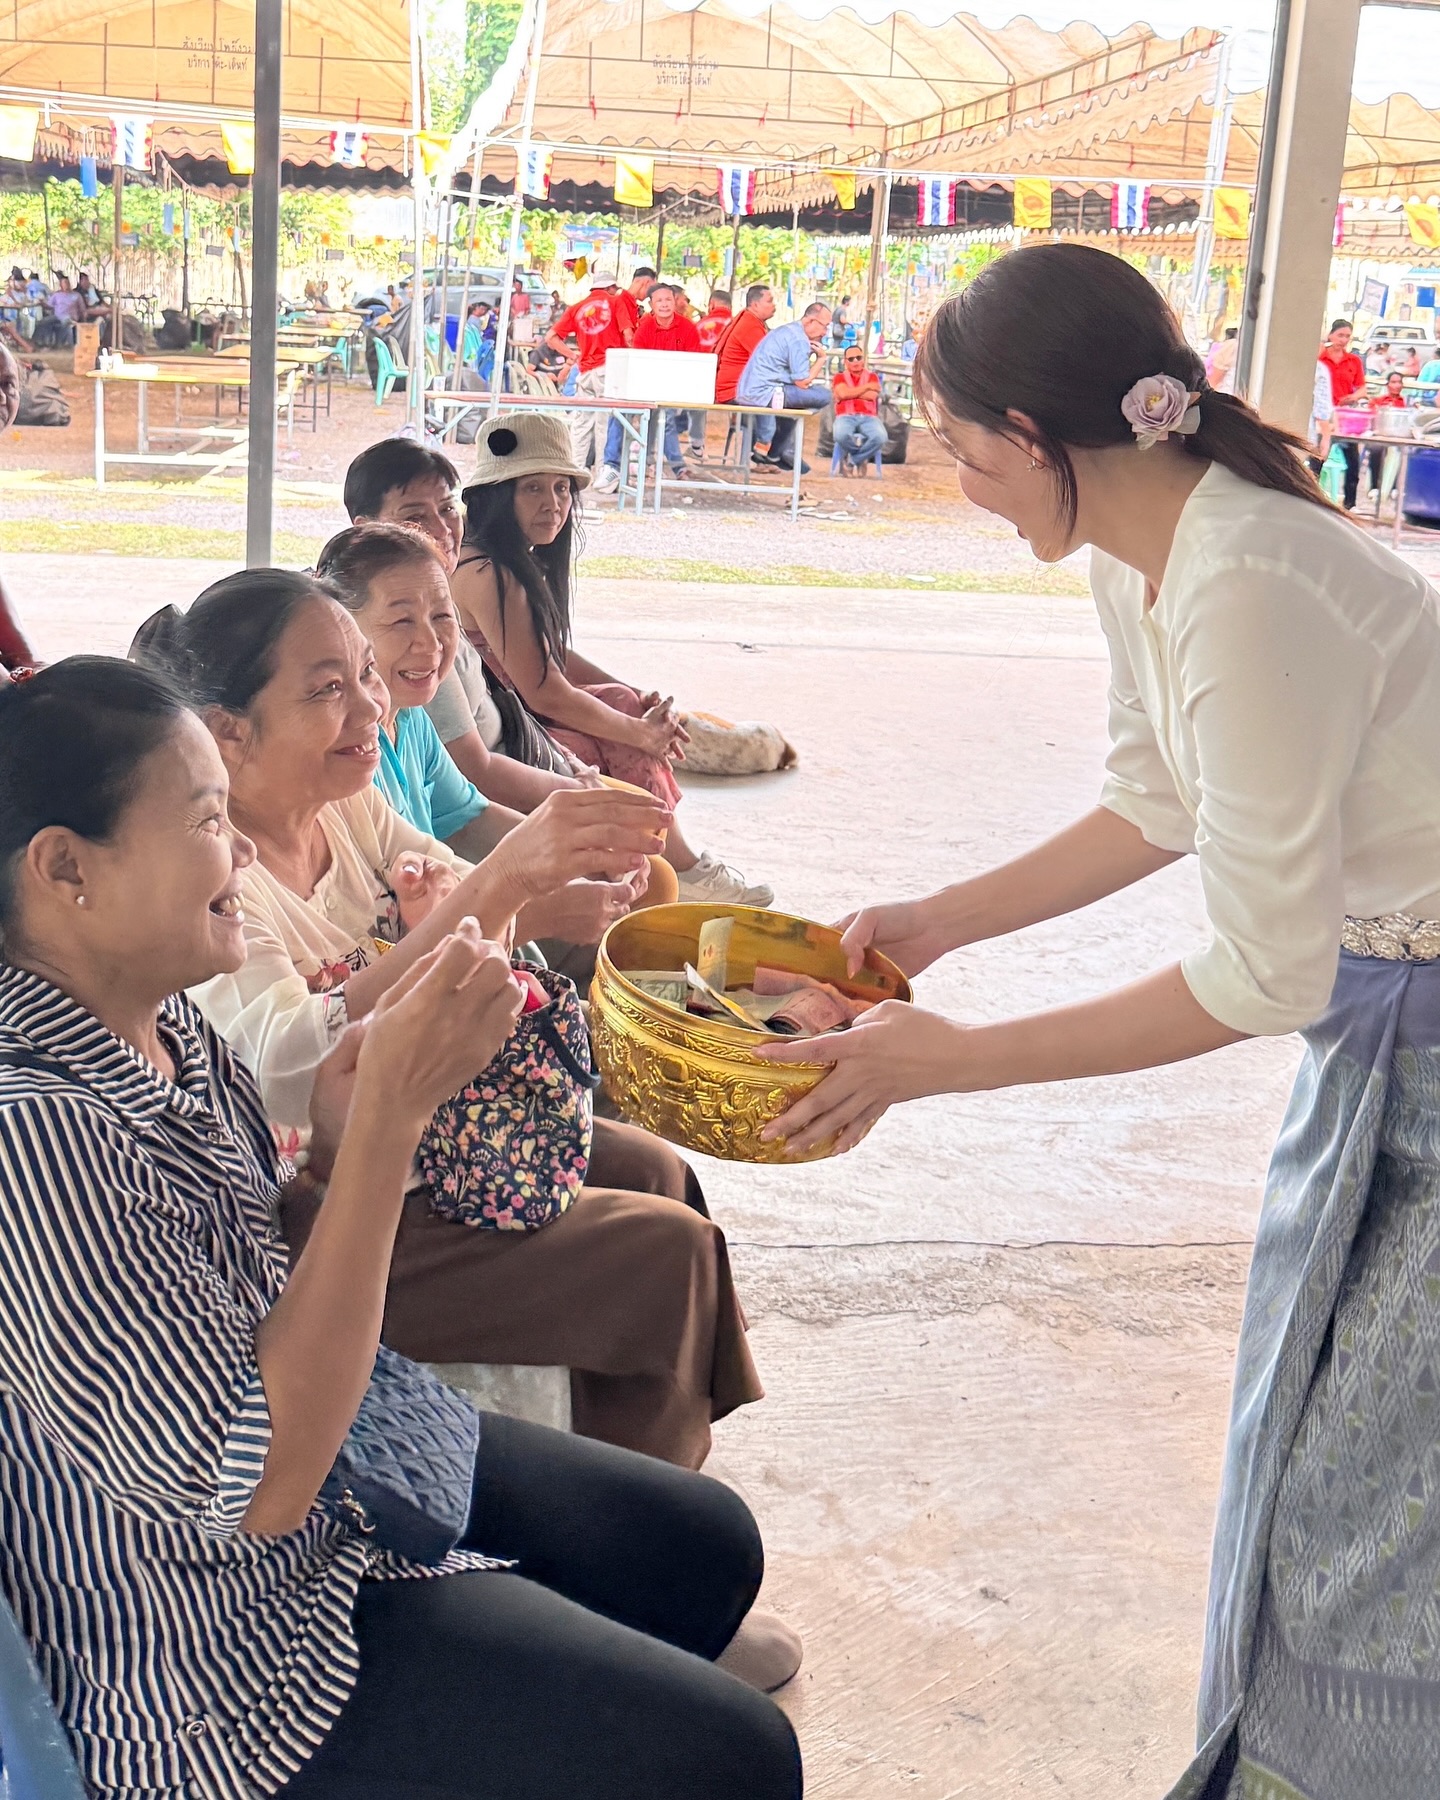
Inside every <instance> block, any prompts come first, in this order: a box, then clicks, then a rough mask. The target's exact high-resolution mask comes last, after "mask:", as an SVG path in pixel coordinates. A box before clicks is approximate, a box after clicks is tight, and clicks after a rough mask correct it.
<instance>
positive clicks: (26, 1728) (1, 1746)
mask: <svg viewBox="0 0 1440 1800" xmlns="http://www.w3.org/2000/svg"><path fill="white" fill-rule="evenodd" d="M0 1758H3V1762H4V1769H3V1773H0V1793H3V1794H5V1795H6V1796H7V1800H85V1784H84V1783H83V1782H82V1781H81V1779H80V1772H79V1770H78V1769H77V1768H76V1767H75V1757H74V1754H73V1753H72V1751H71V1749H70V1740H69V1738H68V1737H66V1735H65V1730H64V1727H63V1726H62V1725H61V1723H60V1721H59V1719H57V1718H56V1716H55V1709H54V1707H53V1706H52V1705H51V1704H50V1696H49V1695H48V1694H47V1693H46V1692H45V1689H44V1686H43V1685H42V1683H41V1680H40V1671H39V1670H38V1669H37V1668H36V1667H35V1658H34V1656H33V1655H32V1654H31V1650H30V1646H29V1644H27V1643H26V1641H25V1639H24V1637H23V1636H22V1634H21V1631H20V1627H19V1625H18V1624H17V1623H16V1620H15V1615H14V1613H12V1612H11V1610H10V1608H9V1607H8V1606H7V1605H6V1604H5V1602H4V1601H0Z"/></svg>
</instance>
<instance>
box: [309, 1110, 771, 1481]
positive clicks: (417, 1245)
mask: <svg viewBox="0 0 1440 1800" xmlns="http://www.w3.org/2000/svg"><path fill="white" fill-rule="evenodd" d="M590 1176H591V1179H592V1180H593V1181H594V1182H595V1183H596V1185H595V1186H593V1187H590V1186H587V1187H586V1188H584V1189H583V1190H582V1192H581V1194H580V1197H579V1198H578V1199H577V1200H576V1201H575V1202H574V1204H573V1205H572V1206H571V1207H570V1208H569V1210H568V1211H567V1212H566V1213H564V1214H563V1215H562V1216H561V1217H560V1218H558V1219H556V1220H555V1222H554V1223H553V1224H551V1225H547V1226H545V1227H544V1228H543V1229H542V1230H540V1231H525V1232H522V1231H490V1230H478V1229H476V1228H475V1227H473V1226H469V1225H455V1224H451V1223H450V1222H449V1221H448V1220H444V1219H439V1218H437V1217H436V1216H435V1214H434V1213H432V1212H431V1210H430V1204H429V1200H428V1197H427V1196H426V1194H425V1193H424V1192H423V1191H417V1192H414V1193H411V1194H408V1195H407V1196H406V1199H405V1208H404V1213H403V1215H402V1217H401V1221H400V1229H399V1231H398V1232H397V1234H396V1238H395V1252H394V1256H393V1257H392V1259H391V1264H390V1284H389V1289H388V1292H387V1296H386V1303H385V1325H384V1331H383V1336H384V1340H385V1342H386V1343H387V1344H389V1345H390V1347H391V1348H392V1349H394V1350H398V1351H400V1352H401V1354H402V1355H405V1356H411V1357H414V1358H415V1359H416V1361H418V1362H477V1363H483V1362H494V1363H537V1364H548V1365H552V1366H553V1365H560V1366H563V1367H566V1368H568V1369H569V1370H570V1372H571V1373H570V1396H571V1409H572V1415H573V1422H574V1427H575V1430H576V1431H578V1432H581V1433H582V1434H583V1435H584V1436H586V1437H593V1438H600V1439H602V1440H603V1441H604V1442H606V1443H611V1444H619V1445H621V1446H622V1447H623V1448H625V1449H627V1450H640V1451H644V1452H645V1453H646V1454H647V1455H650V1456H658V1457H661V1458H663V1459H664V1460H665V1461H666V1462H673V1463H679V1464H680V1465H682V1466H683V1467H685V1468H691V1469H698V1468H699V1467H700V1465H701V1463H702V1462H704V1460H705V1457H706V1455H707V1453H708V1452H709V1449H710V1426H711V1423H712V1421H713V1420H715V1419H721V1418H724V1416H725V1415H726V1413H729V1412H733V1411H734V1410H735V1408H736V1407H737V1406H744V1405H745V1404H746V1403H747V1402H748V1401H751V1400H758V1399H760V1398H761V1396H762V1395H763V1393H764V1389H763V1388H762V1387H761V1385H760V1378H759V1376H758V1375H757V1373H756V1370H755V1364H754V1362H753V1360H752V1359H751V1356H750V1348H749V1345H748V1343H747V1342H746V1337H745V1316H744V1314H743V1313H742V1311H741V1310H740V1302H739V1300H738V1298H737V1297H736V1294H735V1288H734V1284H733V1282H732V1281H731V1278H730V1259H729V1255H728V1252H727V1250H726V1245H725V1237H724V1234H723V1232H721V1230H720V1229H719V1227H718V1226H716V1225H713V1224H712V1223H711V1222H710V1220H709V1219H708V1218H707V1217H706V1216H705V1214H704V1199H703V1196H702V1195H701V1193H700V1188H699V1183H698V1182H697V1181H696V1180H695V1177H694V1173H693V1171H691V1169H690V1167H689V1165H688V1164H687V1163H686V1162H685V1160H684V1159H683V1158H682V1157H681V1156H679V1155H677V1154H676V1152H675V1151H674V1150H672V1149H671V1148H670V1146H669V1145H667V1144H663V1143H661V1141H660V1140H659V1139H658V1138H655V1137H652V1136H651V1135H650V1134H649V1133H648V1132H644V1131H639V1130H637V1129H636V1128H635V1127H634V1126H633V1125H622V1124H619V1123H617V1122H616V1121H614V1120H608V1119H597V1120H596V1121H595V1144H594V1149H593V1152H592V1155H591V1162H590ZM317 1211H318V1202H316V1201H314V1200H312V1199H309V1198H306V1199H304V1200H292V1199H287V1201H286V1203H285V1207H284V1210H283V1214H282V1219H281V1225H282V1229H283V1230H284V1233H285V1238H286V1241H287V1243H288V1244H289V1246H290V1250H291V1253H292V1255H297V1256H298V1255H299V1253H300V1251H301V1250H302V1249H303V1248H304V1245H305V1241H306V1239H307V1238H308V1237H309V1235H310V1227H311V1225H312V1224H313V1223H314V1218H315V1213H316V1212H317Z"/></svg>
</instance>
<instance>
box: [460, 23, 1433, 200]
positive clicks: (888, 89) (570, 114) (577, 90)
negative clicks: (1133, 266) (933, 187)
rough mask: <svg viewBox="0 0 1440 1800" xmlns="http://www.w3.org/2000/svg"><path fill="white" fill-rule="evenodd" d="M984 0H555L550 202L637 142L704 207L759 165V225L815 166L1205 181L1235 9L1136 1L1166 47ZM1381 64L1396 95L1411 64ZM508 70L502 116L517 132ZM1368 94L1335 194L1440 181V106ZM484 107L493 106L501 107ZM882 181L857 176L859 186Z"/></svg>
mask: <svg viewBox="0 0 1440 1800" xmlns="http://www.w3.org/2000/svg"><path fill="white" fill-rule="evenodd" d="M977 4H979V10H980V12H981V14H982V16H983V18H976V17H973V16H970V15H967V14H953V15H952V14H949V12H948V9H947V8H946V7H945V6H944V0H935V3H934V4H933V5H929V6H927V7H926V8H925V11H926V15H927V16H926V20H924V21H922V20H921V19H917V18H915V17H913V16H911V15H910V14H908V13H903V12H891V11H890V10H889V8H888V7H887V6H884V5H883V4H882V3H881V0H874V3H873V4H870V5H867V6H865V8H864V12H865V16H864V17H860V16H857V14H856V13H855V12H854V11H850V10H848V9H847V10H844V11H839V10H835V9H833V7H831V6H830V4H829V0H797V6H794V7H792V6H790V5H787V4H785V3H784V0H771V4H769V5H765V4H763V3H762V0H693V4H692V0H611V3H610V4H606V5H604V6H596V5H594V4H593V3H592V0H550V4H549V12H548V17H547V22H546V31H545V41H544V46H543V49H542V52H541V57H540V68H539V83H538V94H537V101H536V110H535V124H534V133H533V136H534V141H535V142H537V143H540V144H543V145H546V146H548V147H553V148H554V150H555V156H554V160H553V165H552V169H553V177H554V181H555V186H556V188H557V189H558V190H562V191H563V190H566V189H568V188H569V187H570V186H571V184H573V186H574V187H575V188H577V189H583V188H586V187H588V186H590V185H591V184H594V183H597V182H600V183H604V182H605V181H606V180H607V179H608V176H609V174H610V173H612V172H613V158H614V156H615V154H616V153H617V152H618V153H624V152H626V151H630V150H639V151H644V152H646V153H648V154H653V155H654V156H655V158H656V173H655V188H656V191H657V193H665V194H676V193H681V194H684V193H688V194H692V195H694V196H696V197H697V198H698V197H705V198H713V196H714V179H715V177H714V168H715V165H716V163H718V162H721V161H744V162H747V163H751V164H753V165H755V166H756V167H757V170H758V176H757V194H756V211H757V213H766V212H770V211H778V210H780V209H781V208H787V207H792V206H813V205H823V204H824V203H825V201H826V200H827V199H828V198H830V197H831V196H832V195H833V188H832V185H831V182H830V180H829V178H828V176H827V175H826V174H825V173H824V171H825V169H827V168H830V167H843V166H846V165H849V166H852V167H856V168H857V169H863V168H865V167H867V166H868V167H869V168H870V169H872V170H873V169H874V168H876V167H877V166H879V165H880V164H882V163H883V164H885V165H886V166H888V167H890V168H891V169H893V170H894V172H895V174H896V176H897V178H899V179H902V180H903V178H904V176H905V175H907V174H915V175H920V174H922V173H930V174H952V175H953V174H966V173H969V172H973V171H983V172H985V173H986V176H987V179H988V176H989V175H990V174H991V173H993V174H995V175H1012V176H1013V175H1019V176H1022V177H1023V176H1027V175H1032V174H1033V175H1041V174H1044V175H1046V176H1048V177H1050V178H1051V179H1052V180H1054V181H1055V182H1057V183H1065V182H1066V181H1067V179H1068V180H1069V181H1071V182H1074V183H1076V184H1078V185H1080V186H1084V185H1085V184H1087V183H1090V182H1094V181H1102V182H1103V181H1107V180H1137V179H1138V180H1140V181H1143V182H1145V183H1146V184H1147V185H1150V186H1153V187H1156V188H1157V189H1162V190H1163V189H1167V188H1178V187H1185V188H1188V189H1189V191H1190V192H1191V193H1194V192H1196V191H1197V190H1198V187H1199V185H1200V184H1201V182H1202V181H1203V178H1204V171H1205V159H1206V149H1207V146H1208V140H1209V132H1210V121H1211V113H1212V103H1213V99H1214V92H1215V85H1216V75H1217V69H1218V63H1219V51H1220V43H1221V29H1222V28H1227V27H1233V26H1234V25H1235V24H1236V23H1237V22H1239V21H1237V20H1236V19H1234V18H1232V17H1231V16H1229V15H1230V14H1233V13H1234V12H1235V11H1236V8H1235V7H1234V6H1233V5H1232V6H1230V7H1229V8H1227V7H1225V6H1224V5H1211V4H1207V3H1205V0H1199V3H1197V4H1194V5H1193V9H1191V8H1182V7H1181V6H1179V5H1178V4H1168V3H1167V4H1166V5H1164V6H1158V7H1157V6H1156V5H1153V4H1152V5H1150V6H1148V7H1147V6H1143V5H1137V6H1135V7H1134V9H1133V13H1138V14H1140V15H1141V17H1142V18H1144V17H1154V16H1155V15H1156V14H1157V13H1159V14H1160V15H1161V18H1160V20H1159V21H1158V22H1157V23H1158V24H1159V25H1160V26H1161V27H1163V34H1162V29H1157V28H1155V27H1152V25H1149V24H1145V23H1143V22H1142V23H1129V24H1122V23H1120V22H1119V21H1120V18H1121V14H1122V12H1130V11H1131V9H1130V8H1128V7H1124V6H1121V5H1120V4H1118V0H1117V4H1116V5H1112V6H1092V7H1091V8H1089V9H1088V10H1090V11H1091V12H1092V14H1098V15H1100V16H1102V17H1103V21H1104V24H1105V26H1106V29H1105V30H1102V29H1100V27H1099V26H1097V25H1094V24H1086V23H1080V22H1069V23H1065V24H1063V25H1059V26H1058V28H1055V27H1056V26H1057V22H1058V20H1059V18H1060V14H1061V12H1062V11H1064V10H1065V9H1064V8H1063V7H1061V6H1059V5H1058V4H1057V5H1052V6H1048V7H1047V6H1040V7H1037V8H1036V10H1037V11H1039V12H1040V13H1041V14H1042V16H1043V18H1044V19H1045V20H1046V23H1045V24H1037V23H1035V22H1034V20H1033V19H1030V18H1026V17H1017V16H1009V14H1008V12H1007V9H1006V8H1005V7H1004V6H1001V5H995V4H989V3H988V0H985V3H981V0H977ZM1187 13H1188V14H1189V22H1188V24H1186V23H1182V20H1184V19H1185V18H1186V15H1187ZM1002 15H1004V16H1003V17H1002ZM1132 16H1133V14H1132ZM1207 21H1208V22H1207ZM1107 33H1108V34H1107ZM1166 34H1168V35H1166ZM1240 35H1241V39H1249V40H1259V38H1260V37H1261V35H1262V34H1258V33H1256V32H1254V31H1253V30H1252V31H1248V32H1242V33H1241V34H1240ZM1372 60H1373V58H1372ZM1243 61H1244V62H1245V64H1246V65H1247V66H1246V68H1245V70H1244V71H1242V70H1241V69H1240V67H1239V64H1238V61H1237V63H1236V64H1233V65H1232V69H1231V84H1232V91H1234V92H1235V94H1236V97H1235V101H1234V118H1233V123H1232V126H1231V131H1230V139H1229V156H1228V159H1227V162H1226V167H1225V171H1224V177H1225V180H1226V182H1227V183H1229V184H1232V185H1236V186H1246V185H1250V184H1252V183H1253V182H1254V179H1255V170H1256V163H1257V156H1258V144H1259V136H1260V123H1261V114H1262V108H1263V93H1262V92H1261V91H1260V89H1259V86H1258V83H1259V82H1263V79H1264V69H1265V66H1266V56H1265V46H1264V44H1263V43H1262V42H1259V41H1255V42H1250V43H1247V45H1246V55H1245V57H1244V58H1243ZM1390 68H1391V70H1392V71H1393V72H1392V74H1391V79H1393V80H1394V81H1395V82H1396V83H1397V84H1399V83H1401V82H1403V81H1404V79H1405V76H1406V71H1405V69H1404V67H1403V66H1402V67H1398V68H1396V67H1395V66H1394V64H1393V60H1392V62H1391V65H1390ZM520 74H521V69H520V68H519V67H518V66H517V67H516V68H514V70H513V72H512V76H511V80H512V82H513V83H514V96H512V99H511V103H510V105H509V108H508V110H507V111H506V112H505V114H504V117H503V120H501V121H500V125H499V129H500V130H501V131H503V132H506V133H508V134H509V135H512V136H513V133H514V129H515V125H516V121H517V119H518V113H519V107H518V93H519V76H520ZM1363 91H1364V92H1365V95H1366V98H1365V99H1364V100H1355V101H1354V102H1352V106H1351V121H1350V136H1349V141H1348V145H1347V152H1346V163H1345V182H1344V185H1345V190H1346V191H1347V192H1352V193H1363V194H1372V193H1378V194H1385V193H1397V194H1399V193H1403V194H1405V195H1406V196H1407V197H1408V195H1409V194H1412V193H1415V192H1426V191H1428V190H1429V189H1431V188H1434V187H1436V186H1440V112H1435V111H1431V110H1430V109H1429V108H1428V107H1427V106H1426V105H1424V104H1423V103H1422V101H1420V100H1417V99H1414V98H1412V97H1410V96H1408V95H1405V94H1392V95H1390V96H1388V97H1385V96H1383V95H1378V94H1377V91H1376V87H1375V82H1374V80H1373V79H1371V78H1370V77H1367V78H1366V81H1365V83H1364V87H1363ZM490 98H491V101H492V110H493V112H494V113H498V111H499V107H498V104H496V103H497V102H499V101H500V100H502V99H503V96H502V95H497V94H495V93H493V91H492V95H491V97H490ZM1426 98H1427V99H1430V98H1434V96H1433V95H1430V94H1428V93H1427V95H1426ZM607 157H608V158H609V159H610V165H611V166H610V170H608V171H607V170H606V169H605V168H604V167H603V166H602V165H603V164H604V163H605V161H606V159H607ZM786 164H791V165H795V164H800V165H805V166H802V167H799V168H796V167H785V166H784V165H786ZM484 169H485V173H486V175H487V177H488V178H489V185H491V186H492V191H493V189H494V188H495V187H500V188H508V187H509V186H510V185H511V184H512V183H513V180H514V171H515V161H514V151H513V149H512V148H510V147H509V145H508V144H505V143H493V142H492V144H491V145H490V146H489V148H488V149H487V151H486V154H485V163H484ZM873 179H874V177H873V175H867V174H865V173H860V174H858V175H857V186H858V187H859V188H861V189H862V190H863V189H864V188H865V187H867V186H869V185H870V183H871V181H872V180H873Z"/></svg>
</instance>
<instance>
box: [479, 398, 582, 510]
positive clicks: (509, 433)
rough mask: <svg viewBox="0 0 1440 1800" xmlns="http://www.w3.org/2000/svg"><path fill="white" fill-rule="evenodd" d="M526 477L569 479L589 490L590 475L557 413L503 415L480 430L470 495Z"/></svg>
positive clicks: (514, 413)
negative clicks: (580, 461)
mask: <svg viewBox="0 0 1440 1800" xmlns="http://www.w3.org/2000/svg"><path fill="white" fill-rule="evenodd" d="M522 475H569V476H571V477H572V478H573V479H574V480H575V481H577V482H578V483H579V484H580V486H581V487H589V485H590V471H589V470H588V469H582V468H581V467H580V465H579V464H578V463H577V462H576V460H575V450H574V447H573V445H572V443H571V439H570V427H569V426H568V425H567V424H566V423H565V421H564V419H562V418H559V417H557V416H556V414H554V413H542V412H513V413H502V414H501V416H500V417H499V418H498V419H494V420H490V421H487V423H485V424H484V425H482V426H481V427H480V433H479V436H478V437H477V438H476V439H475V467H474V468H473V469H472V470H471V472H470V478H469V480H468V481H467V482H466V483H465V489H466V491H468V490H469V489H470V488H477V487H494V486H495V484H496V483H497V482H501V481H518V480H519V479H520V477H521V476H522Z"/></svg>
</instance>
